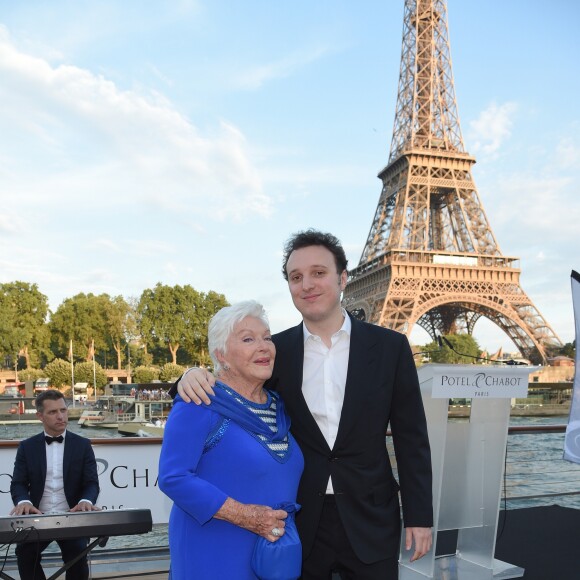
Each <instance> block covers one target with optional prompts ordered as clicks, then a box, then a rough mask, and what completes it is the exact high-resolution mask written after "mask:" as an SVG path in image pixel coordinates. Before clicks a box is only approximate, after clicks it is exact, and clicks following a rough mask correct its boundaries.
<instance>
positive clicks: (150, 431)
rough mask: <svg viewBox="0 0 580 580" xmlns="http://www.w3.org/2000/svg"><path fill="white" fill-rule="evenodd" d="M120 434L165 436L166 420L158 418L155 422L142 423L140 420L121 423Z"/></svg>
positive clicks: (128, 435) (126, 435) (124, 435)
mask: <svg viewBox="0 0 580 580" xmlns="http://www.w3.org/2000/svg"><path fill="white" fill-rule="evenodd" d="M117 431H118V432H119V435H123V437H163V433H164V431H165V422H164V421H162V420H161V419H157V420H156V421H155V423H151V422H147V423H142V422H141V421H139V420H135V421H129V422H127V423H119V426H118V427H117Z"/></svg>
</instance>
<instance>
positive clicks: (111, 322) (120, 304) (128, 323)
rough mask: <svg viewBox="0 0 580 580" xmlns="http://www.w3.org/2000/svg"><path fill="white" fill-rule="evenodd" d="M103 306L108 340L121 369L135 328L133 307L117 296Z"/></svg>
mask: <svg viewBox="0 0 580 580" xmlns="http://www.w3.org/2000/svg"><path fill="white" fill-rule="evenodd" d="M104 296H106V295H104ZM103 306H104V308H105V324H106V329H107V333H108V338H109V341H110V343H111V346H112V347H113V349H114V350H115V353H116V354H117V368H118V369H120V368H121V363H122V359H123V352H124V350H125V345H126V344H127V338H128V336H129V335H130V334H131V330H132V328H133V327H134V321H133V320H134V319H132V317H131V307H130V306H129V304H128V303H127V302H126V301H125V299H124V298H123V297H122V296H115V297H114V298H110V299H109V300H108V301H107V300H105V301H104V303H103Z"/></svg>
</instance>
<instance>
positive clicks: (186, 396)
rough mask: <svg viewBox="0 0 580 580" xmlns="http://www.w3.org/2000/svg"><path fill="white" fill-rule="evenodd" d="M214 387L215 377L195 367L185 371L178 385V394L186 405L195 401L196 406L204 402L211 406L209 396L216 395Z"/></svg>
mask: <svg viewBox="0 0 580 580" xmlns="http://www.w3.org/2000/svg"><path fill="white" fill-rule="evenodd" d="M214 385H215V377H214V376H213V375H212V374H211V373H210V372H209V371H207V370H205V369H201V368H198V367H193V368H190V369H189V370H187V371H185V373H184V374H183V376H182V377H181V379H180V381H179V383H177V392H178V393H179V396H180V397H181V398H182V399H183V400H184V401H185V402H186V403H190V402H191V401H193V402H194V403H195V404H196V405H201V403H202V402H203V403H205V404H206V405H209V404H210V403H211V401H210V399H209V397H208V396H207V395H208V394H209V395H213V394H214V392H213V388H212V387H213V386H214Z"/></svg>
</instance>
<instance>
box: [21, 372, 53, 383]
mask: <svg viewBox="0 0 580 580" xmlns="http://www.w3.org/2000/svg"><path fill="white" fill-rule="evenodd" d="M45 376H46V374H45V372H44V371H43V370H40V369H24V370H23V371H18V378H19V379H20V380H21V381H25V382H26V381H35V380H36V379H40V378H41V377H45Z"/></svg>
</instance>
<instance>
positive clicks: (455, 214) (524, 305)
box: [344, 0, 562, 364]
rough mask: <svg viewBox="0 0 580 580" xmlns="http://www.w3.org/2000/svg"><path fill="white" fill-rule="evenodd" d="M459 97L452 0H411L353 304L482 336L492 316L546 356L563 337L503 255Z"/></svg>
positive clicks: (390, 321) (369, 315)
mask: <svg viewBox="0 0 580 580" xmlns="http://www.w3.org/2000/svg"><path fill="white" fill-rule="evenodd" d="M474 164H475V158H474V157H472V156H471V155H469V153H467V152H466V150H465V147H464V144H463V137H462V135H461V128H460V125H459V115H458V112H457V103H456V99H455V88H454V83H453V73H452V69H451V53H450V45H449V34H448V26H447V5H446V1H445V0H405V8H404V24H403V46H402V53H401V68H400V74H399V87H398V97H397V106H396V111H395V123H394V130H393V139H392V143H391V152H390V156H389V162H388V165H387V166H386V167H385V168H384V169H383V170H382V171H381V172H380V173H379V175H378V177H379V179H381V181H382V183H383V188H382V192H381V196H380V198H379V202H378V205H377V210H376V213H375V217H374V219H373V222H372V225H371V228H370V232H369V235H368V239H367V242H366V245H365V247H364V250H363V253H362V256H361V259H360V262H359V265H358V266H357V267H356V268H354V269H353V270H351V271H350V272H349V280H348V283H347V286H346V289H345V292H344V305H345V307H346V308H348V309H349V310H351V311H354V310H358V312H359V314H360V315H361V317H364V318H365V319H366V320H367V321H368V322H371V323H373V324H378V325H380V326H384V327H387V328H391V329H393V330H397V331H400V332H403V333H405V334H407V335H409V334H410V333H411V330H412V329H413V326H414V325H415V324H418V325H419V326H420V327H422V328H423V329H424V330H426V331H427V333H428V334H429V335H430V336H431V337H432V338H433V339H434V340H435V339H436V337H437V335H438V334H451V333H459V332H467V333H469V334H472V333H473V329H474V325H475V323H476V322H477V320H478V319H479V318H481V317H485V318H487V319H489V320H491V321H492V322H494V323H495V324H496V325H497V326H498V327H499V328H501V329H502V330H503V331H504V332H505V333H506V334H507V335H508V336H509V338H510V339H511V340H512V341H513V342H514V344H515V345H516V346H517V348H518V349H519V351H520V352H521V354H522V355H523V356H524V357H526V358H527V359H529V360H530V361H531V362H533V363H536V364H537V363H544V364H545V363H546V360H547V357H548V356H549V355H550V353H551V351H553V349H555V348H557V347H560V346H562V343H561V341H560V339H559V338H558V336H557V335H556V333H555V332H554V331H553V330H552V328H551V327H550V325H549V324H548V323H547V322H546V320H545V319H544V318H543V317H542V315H541V314H540V313H539V311H538V310H537V308H536V307H535V306H534V304H533V303H532V301H531V300H530V298H529V297H528V296H527V295H526V293H525V292H524V291H523V289H522V287H521V285H520V271H521V270H520V269H519V261H518V260H519V259H518V258H515V257H511V256H504V255H503V254H502V252H501V251H500V248H499V246H498V243H497V241H496V239H495V236H494V234H493V232H492V230H491V226H490V225H489V221H488V219H487V216H486V215H485V211H484V209H483V206H482V204H481V201H480V198H479V195H478V193H477V189H476V186H475V183H474V181H473V177H472V174H471V170H472V166H473V165H474Z"/></svg>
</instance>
